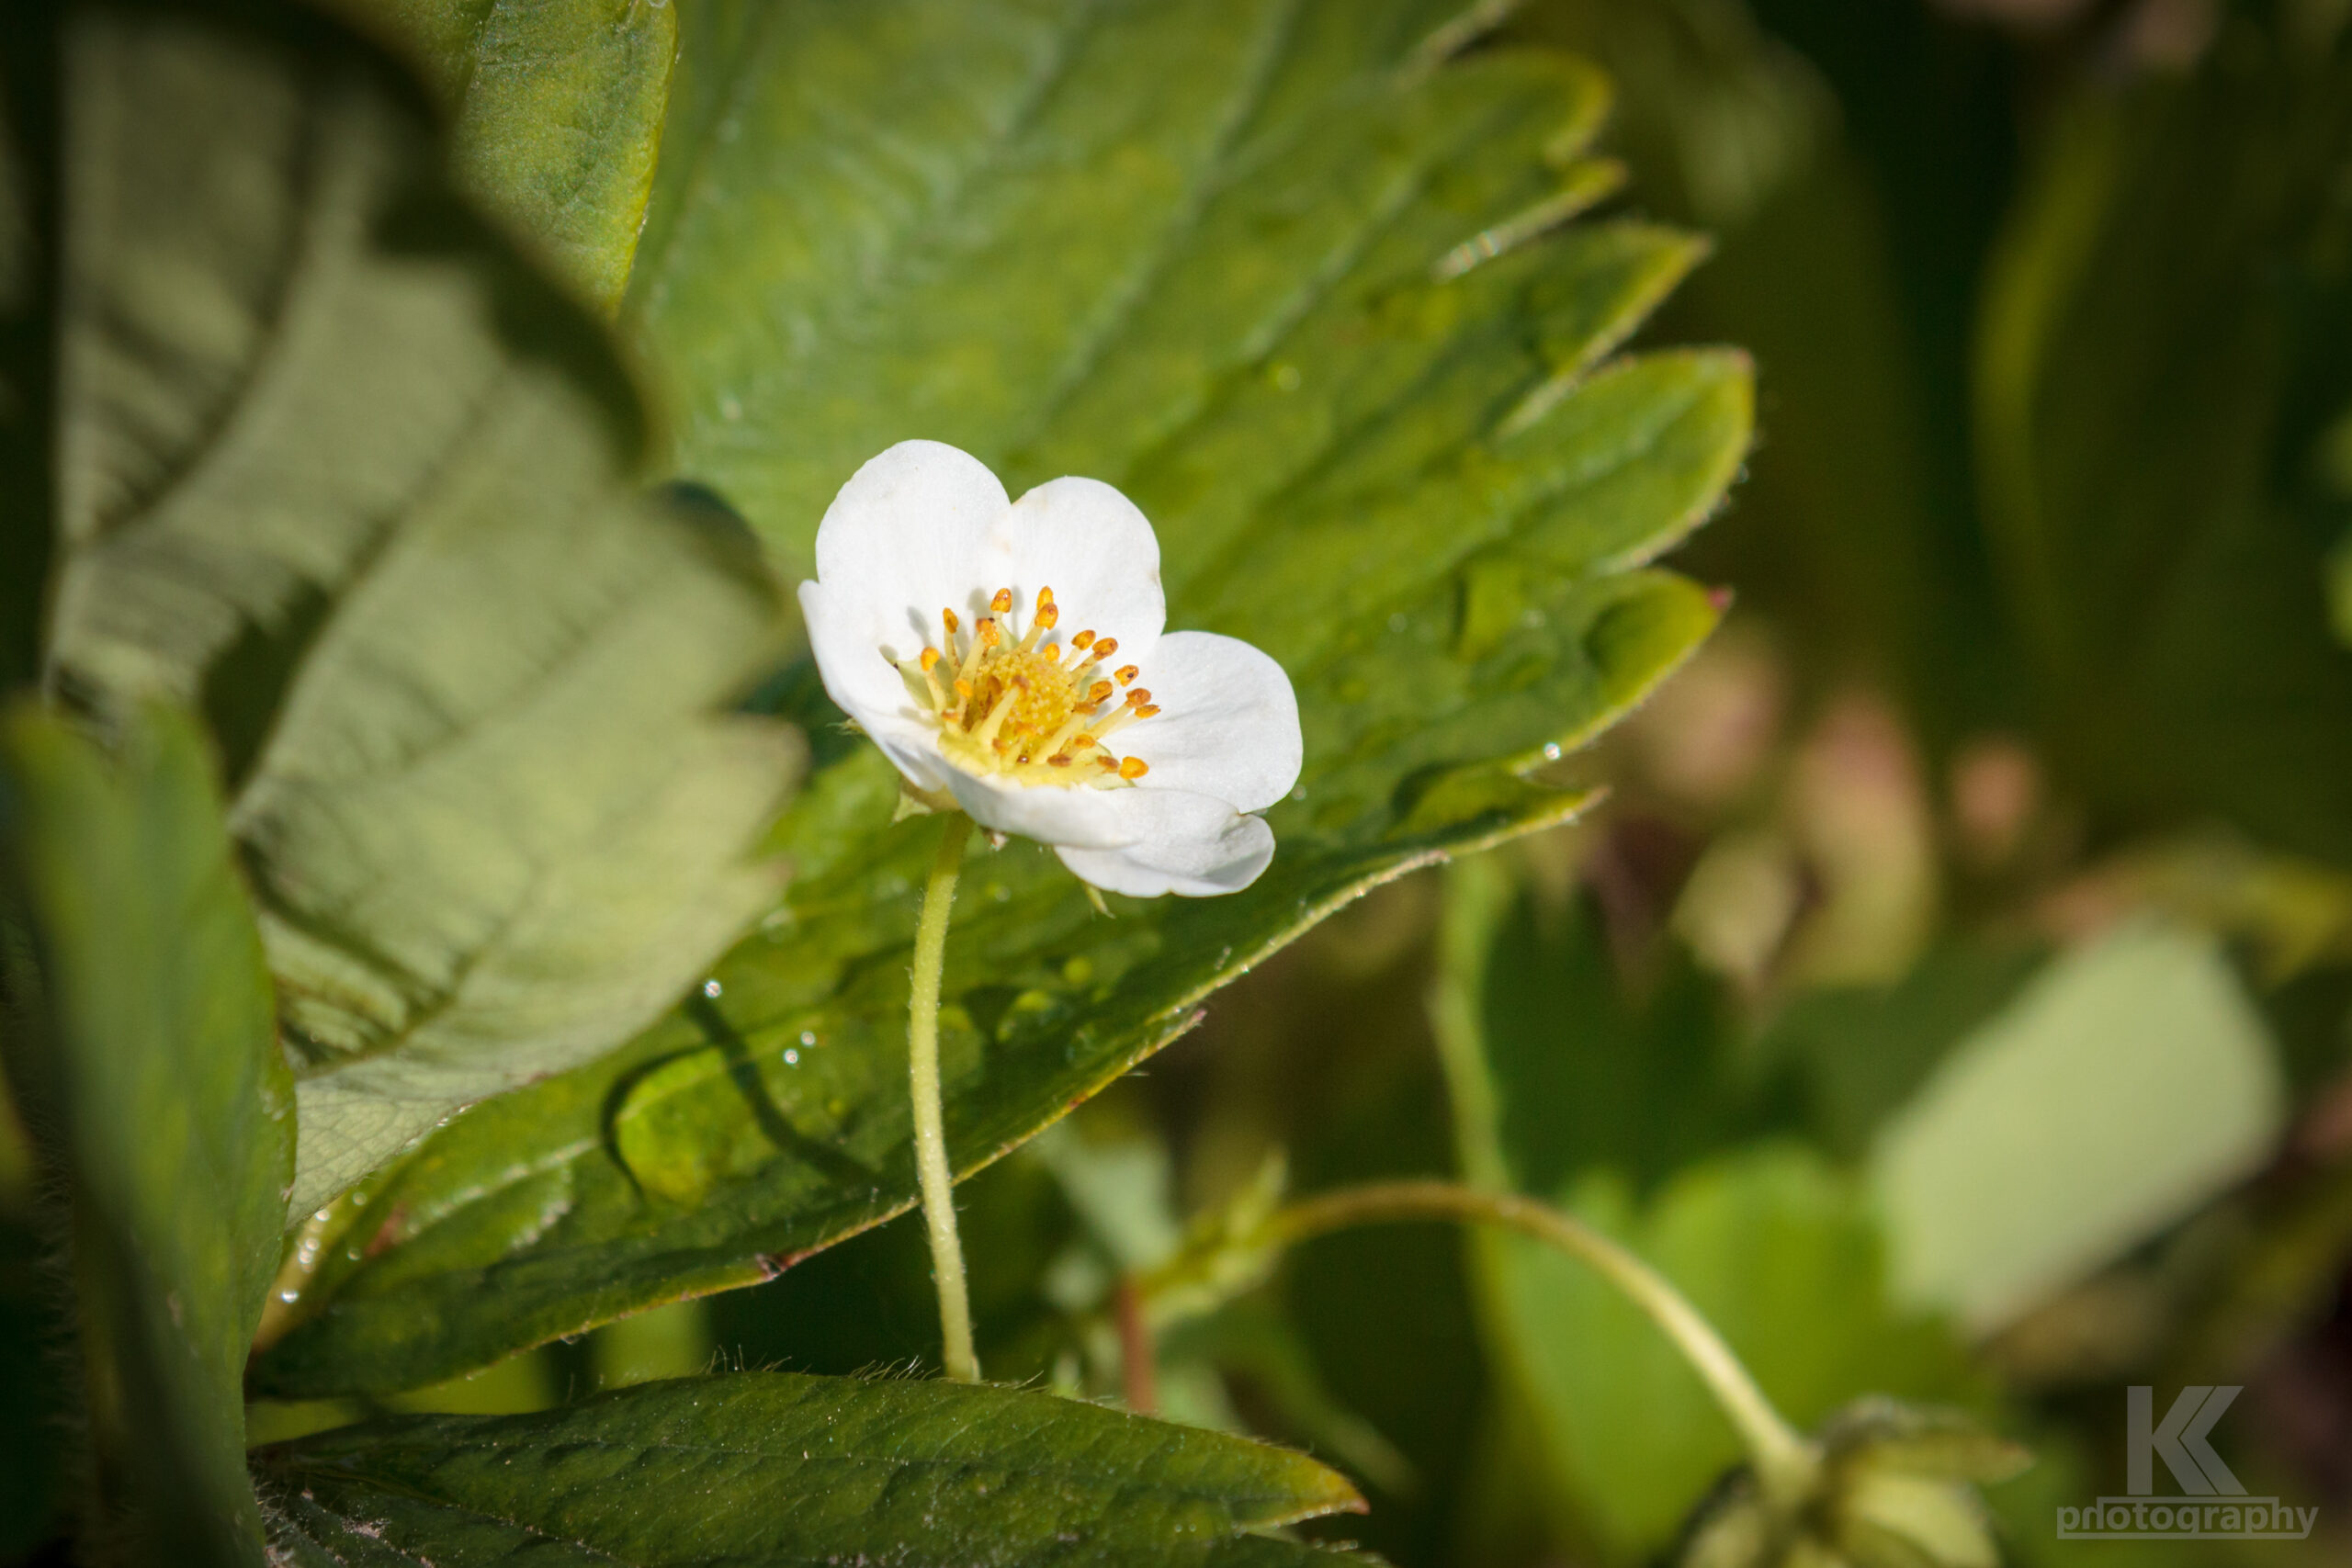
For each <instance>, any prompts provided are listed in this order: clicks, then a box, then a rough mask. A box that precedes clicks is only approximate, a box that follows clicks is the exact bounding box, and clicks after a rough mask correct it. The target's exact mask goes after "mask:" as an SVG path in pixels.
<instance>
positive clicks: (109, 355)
mask: <svg viewBox="0 0 2352 1568" xmlns="http://www.w3.org/2000/svg"><path fill="white" fill-rule="evenodd" d="M232 17H233V19H231V18H232ZM65 26H66V32H67V37H66V40H65V42H66V49H65V57H66V58H65V63H66V67H67V69H66V71H65V73H64V76H63V82H64V86H63V96H64V107H65V126H66V136H65V152H66V164H65V168H66V178H67V180H68V182H69V183H70V185H71V187H72V189H73V190H74V202H73V203H72V204H71V208H70V209H69V219H70V221H69V222H68V225H67V227H66V230H65V232H64V236H63V249H64V258H65V267H66V281H65V291H66V307H67V309H66V316H65V321H64V326H63V341H62V372H61V374H62V380H61V383H60V388H61V409H60V412H61V418H62V428H61V430H60V433H59V437H58V440H59V450H60V452H61V454H62V457H61V464H62V474H61V478H60V482H59V489H58V498H59V505H60V514H59V517H58V520H57V528H58V536H59V538H60V540H61V542H62V561H61V564H60V573H59V577H58V581H57V583H56V586H55V592H54V595H53V604H54V611H53V617H52V623H51V637H52V640H51V647H50V649H49V657H50V660H51V670H50V674H51V680H52V682H54V684H55V686H56V687H57V689H59V690H61V691H62V692H64V693H67V694H70V695H71V696H72V697H74V699H75V700H78V701H81V702H84V703H87V704H90V705H95V706H96V707H98V708H100V709H102V710H111V709H114V708H116V707H118V706H119V705H121V704H122V703H123V702H124V701H125V700H126V699H128V698H130V697H132V696H137V695H143V694H154V693H162V694H169V695H172V696H175V697H179V698H182V699H184V700H187V701H188V702H190V703H191V704H195V705H200V706H201V707H202V708H203V710H204V712H205V714H206V716H207V717H208V718H209V720H210V722H211V725H212V727H213V730H214V733H215V735H216V737H217V739H219V741H220V750H221V753H222V761H223V764H224V767H225V770H226V773H227V776H228V780H229V792H228V793H229V813H230V823H231V828H232V831H233V832H234V834H235V836H236V838H237V840H238V846H239V850H240V852H241V854H242V857H243V863H244V866H245V869H246V871H247V873H248V874H249V876H250V878H251V880H252V884H253V888H254V897H255V901H256V903H257V905H258V906H259V909H260V913H261V920H262V931H263V935H264V937H265V939H266V942H267V944H268V950H269V956H270V964H271V968H272V970H273V972H274V973H275V975H276V976H277V982H278V1000H279V1005H280V1009H281V1014H282V1018H283V1021H284V1023H285V1025H286V1035H287V1040H288V1045H289V1048H290V1049H291V1051H292V1052H293V1054H294V1055H295V1057H296V1061H297V1068H296V1076H297V1077H298V1078H299V1079H300V1089H299V1091H298V1092H299V1094H300V1101H301V1108H302V1114H301V1139H300V1145H301V1153H300V1176H299V1178H298V1180H297V1185H296V1190H295V1194H294V1203H295V1207H296V1209H297V1211H298V1212H299V1211H300V1210H302V1209H307V1208H310V1207H311V1206H312V1205H314V1204H315V1203H316V1202H317V1201H319V1200H320V1199H322V1198H323V1197H325V1196H328V1195H330V1194H331V1193H332V1192H333V1191H334V1190H336V1189H338V1188H340V1187H342V1186H344V1185H345V1184H347V1183H348V1182H350V1181H351V1180H353V1179H356V1178H357V1177H358V1176H360V1175H362V1174H364V1173H365V1172H366V1171H367V1170H368V1169H369V1168H371V1167H373V1166H375V1165H377V1164H379V1162H381V1161H382V1160H383V1159H385V1158H386V1157H387V1156H390V1155H391V1154H393V1153H394V1152H395V1151H397V1150H398V1149H400V1148H401V1146H402V1145H404V1144H406V1143H408V1142H409V1141H411V1140H413V1138H415V1137H416V1136H417V1135H418V1134H422V1133H424V1131H426V1130H427V1129H429V1128H430V1127H432V1126H433V1125H434V1124H435V1123H436V1122H439V1121H441V1120H443V1119H444V1118H446V1117H447V1115H448V1114H449V1113H450V1112H451V1111H454V1110H456V1109H457V1108H458V1107H459V1106H461V1105H463V1104H465V1103H467V1102H468V1101H469V1100H477V1099H480V1098H481V1097H482V1096H484V1095H489V1094H493V1093H496V1092H498V1091H499V1090H502V1089H508V1088H511V1087H513V1086H515V1085H516V1084H518V1083H523V1082H526V1081H529V1080H530V1079H533V1078H536V1077H544V1076H545V1075H547V1074H548V1073H550V1072H554V1071H558V1070H560V1069H562V1068H564V1067H568V1066H572V1065H574V1064H576V1063H577V1062H579V1061H581V1060H582V1059H583V1058H584V1057H587V1056H590V1055H594V1053H596V1052H598V1051H600V1050H603V1049H605V1048H606V1047H609V1046H610V1045H612V1044H613V1043H616V1041H619V1040H621V1039H625V1038H627V1037H628V1034H629V1033H630V1032H633V1031H635V1030H637V1029H639V1028H642V1027H643V1026H644V1025H645V1024H646V1023H647V1022H648V1021H650V1019H651V1018H653V1017H654V1016H656V1015H657V1014H658V1013H659V1012H660V1010H662V1008H663V1007H665V1006H667V1005H668V1004H669V1003H670V1002H671V1001H673V999H674V998H675V997H676V996H677V994H678V993H679V991H680V990H682V989H683V988H684V987H685V985H686V984H687V983H688V982H689V981H690V980H692V979H694V978H695V977H697V976H699V975H700V974H701V973H702V971H703V968H704V966H705V965H706V964H707V963H708V962H709V961H710V959H711V958H712V957H713V956H714V955H715V954H716V953H718V952H719V951H721V950H723V948H724V946H725V944H726V943H727V942H729V941H730V940H731V939H732V938H733V937H734V936H736V935H737V934H738V933H739V932H740V931H741V929H742V928H743V927H744V926H745V925H746V924H747V923H748V922H749V921H750V919H752V917H753V916H754V915H755V914H756V913H757V911H758V910H759V909H760V908H763V907H764V906H765V905H766V904H767V903H768V902H769V900H770V899H771V898H772V897H773V889H774V886H775V876H774V874H772V873H770V872H767V871H764V870H761V869H757V868H754V867H753V866H752V865H750V864H749V863H747V851H748V849H749V847H750V845H751V842H752V840H753V839H754V838H755V836H756V835H757V834H758V832H759V831H760V829H761V828H762V827H763V824H764V823H765V822H766V821H767V820H768V819H769V818H770V815H771V814H772V812H773V810H774V808H775V803H776V800H777V797H778V796H779V795H780V794H781V793H782V790H783V788H784V786H785V784H786V782H787V781H788V779H789V776H790V767H791V762H790V758H791V755H792V753H791V750H790V747H789V744H788V741H787V739H786V738H784V737H782V736H781V735H780V732H779V729H778V728H777V727H776V726H774V725H773V724H770V723H767V722H764V721H757V720H752V719H747V718H742V717H738V716H732V715H729V714H728V713H726V712H724V711H723V709H724V708H725V706H726V705H727V704H729V702H730V701H731V699H732V698H733V697H734V696H735V695H736V694H739V693H740V692H741V689H742V688H744V687H745V686H746V685H747V684H748V683H749V682H752V680H753V679H755V678H756V676H757V675H758V674H759V672H760V671H761V670H762V668H763V665H765V664H766V663H767V662H768V661H770V660H774V659H775V657H776V656H777V649H778V646H779V641H780V622H779V617H778V612H777V606H776V596H775V590H774V588H773V586H772V584H771V582H770V581H769V579H768V578H767V577H766V575H765V574H764V572H763V570H762V568H761V566H760V565H759V563H758V561H757V559H756V558H755V556H754V553H753V551H752V548H751V547H750V545H749V541H748V540H746V539H744V538H743V537H742V536H741V529H740V528H738V527H736V526H734V525H732V524H731V522H730V521H729V519H727V518H726V517H724V516H723V515H721V514H720V513H718V511H717V509H716V508H714V507H712V506H710V505H708V504H707V503H703V502H695V501H691V500H688V499H685V498H683V497H679V496H672V497H668V498H666V499H660V500H646V499H641V498H640V496H639V493H638V491H637V489H636V487H635V484H634V482H633V480H632V478H631V467H632V462H633V459H634V451H635V447H636V445H637V443H638V441H639V423H640V414H639V408H638V405H637V403H636V401H635V400H634V398H633V395H632V394H631V392H630V390H629V389H628V383H627V380H626V378H625V377H624V376H623V375H622V373H621V370H620V368H619V367H618V363H617V361H616V359H615V358H614V357H613V355H611V353H610V352H609V350H608V349H607V348H606V347H605V344H603V342H602V341H601V339H600V337H599V335H598V332H597V329H596V328H595V327H594V324H593V323H592V322H591V321H588V320H587V319H586V318H585V317H584V316H582V315H581V314H580V313H579V312H577V311H576V310H574V309H573V308H572V307H571V306H570V305H568V304H566V303H565V302H564V301H563V300H562V299H560V297H559V295H558V294H557V293H556V292H555V291H554V290H553V289H551V288H548V287H547V286H546V285H543V284H541V283H539V282H537V281H535V280H534V279H533V278H532V277H531V276H529V275H528V274H527V273H526V271H525V270H524V269H523V267H522V266H521V265H519V264H518V263H517V262H516V260H515V257H514V255H513V254H512V253H511V252H510V251H509V250H508V249H507V248H506V247H505V246H504V245H503V243H501V242H499V241H498V240H497V239H495V238H494V237H493V236H492V235H491V234H490V233H489V232H488V231H486V230H485V229H484V228H483V227H482V225H481V223H479V222H478V221H477V220H474V219H473V218H472V217H471V216H469V213H468V212H467V211H466V209H463V208H462V207H461V206H460V205H458V202H457V201H456V200H455V199H454V198H453V197H450V196H449V195H448V194H447V192H446V190H445V189H444V188H443V187H442V186H441V184H440V177H439V175H438V172H437V166H438V162H439V152H438V148H437V145H436V142H435V139H434V137H433V135H432V133H431V131H430V129H429V127H428V125H427V123H426V120H425V118H424V115H423V113H422V111H421V110H420V108H419V107H417V106H416V105H415V104H414V103H413V101H412V100H411V98H410V96H408V95H407V93H406V91H405V89H403V88H402V87H401V85H400V84H399V82H398V81H397V80H396V79H395V78H394V77H393V76H392V75H391V74H390V73H389V72H388V71H387V70H386V69H385V68H384V67H383V66H381V65H380V64H379V62H378V61H377V59H376V57H375V56H373V55H372V54H371V53H369V52H368V51H365V50H364V49H362V48H361V47H360V46H359V45H358V44H357V43H356V42H355V41H353V40H351V39H348V38H347V37H346V36H345V35H344V34H343V33H341V32H340V31H339V30H336V29H334V28H333V27H332V26H331V25H330V24H328V23H326V22H324V21H322V20H321V19H319V18H317V17H311V16H310V15H308V14H307V13H294V14H286V15H280V14H278V13H277V12H274V11H268V10H264V11H260V12H256V11H253V10H251V9H248V8H242V7H240V8H235V9H234V10H233V11H232V12H229V13H216V12H214V11H212V10H210V9H209V8H207V7H203V6H181V7H176V8H173V9H170V10H167V11H151V10H143V9H136V8H119V9H118V8H114V7H110V6H98V5H92V6H85V7H80V8H77V9H76V10H74V12H73V13H72V14H71V15H70V17H69V18H68V20H67V22H66V24H65Z"/></svg>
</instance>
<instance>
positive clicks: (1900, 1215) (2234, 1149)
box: [1871, 926, 2286, 1330]
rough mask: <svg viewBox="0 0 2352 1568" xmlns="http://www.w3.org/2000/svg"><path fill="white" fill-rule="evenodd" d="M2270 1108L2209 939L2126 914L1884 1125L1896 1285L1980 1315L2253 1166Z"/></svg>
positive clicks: (2281, 1090)
mask: <svg viewBox="0 0 2352 1568" xmlns="http://www.w3.org/2000/svg"><path fill="white" fill-rule="evenodd" d="M2285 1115H2286V1087H2285V1084H2284V1081H2283V1077H2282V1074H2281V1072H2280V1070H2279V1066H2278V1056H2277V1053H2276V1050H2275V1048H2274V1047H2273V1045H2272V1044H2271V1042H2270V1039H2269V1033H2268V1031H2267V1028H2266V1027H2265V1026H2264V1024H2263V1021H2262V1017H2261V1014H2260V1013H2259V1012H2257V1011H2256V1009H2255V1006H2254V1003H2253V1001H2252V999H2251V998H2248V997H2247V996H2246V994H2245V988H2244V987H2242V986H2241V985H2240V984H2239V982H2238V979H2237V977H2236V976H2235V975H2233V973H2232V972H2231V968H2230V964H2229V962H2228V960H2227V959H2226V958H2224V957H2223V955H2222V952H2221V950H2220V948H2219V946H2218V945H2217V944H2216V943H2215V942H2214V941H2213V940H2212V939H2211V937H2209V936H2206V935H2203V934H2201V933H2194V932H2190V931H2183V930H2176V929H2172V928H2169V927H2164V926H2129V927H2126V928H2124V929H2122V930H2120V931H2116V932H2114V933H2113V934H2111V935H2109V936H2108V937H2106V938H2104V939H2102V940H2100V941H2099V942H2096V943H2094V944H2092V945H2090V946H2088V947H2086V948H2084V949H2082V950H2081V951H2079V952H2076V953H2070V954H2068V955H2067V956H2065V957H2064V958H2063V959H2061V960H2059V961H2058V962H2056V963H2054V964H2052V965H2050V966H2049V967H2048V968H2046V969H2045V970H2043V971H2042V972H2041V974H2040V975H2038V976H2035V977H2034V979H2033V980H2032V981H2031V982H2030V983H2029V984H2028V985H2027V986H2026V987H2024V988H2023V989H2022V990H2020V991H2019V992H2018V995H2017V996H2016V998H2014V999H2013V1000H2012V1001H2011V1002H2010V1003H2009V1004H2008V1006H2007V1007H2006V1008H2005V1009H2003V1010H2001V1011H2000V1012H1999V1013H1998V1014H1996V1016H1995V1017H1993V1018H1992V1019H1990V1020H1989V1021H1986V1022H1985V1024H1984V1025H1983V1026H1982V1027H1981V1028H1979V1029H1977V1030H1976V1031H1975V1032H1973V1034H1971V1035H1970V1037H1969V1038H1968V1039H1966V1040H1964V1041H1962V1043H1960V1044H1959V1045H1958V1046H1956V1047H1954V1049H1953V1050H1952V1053H1951V1055H1950V1056H1949V1057H1947V1058H1946V1060H1945V1061H1944V1063H1943V1064H1942V1066H1940V1067H1939V1069H1938V1070H1937V1072H1936V1073H1935V1075H1934V1076H1933V1077H1930V1078H1929V1079H1928V1081H1927V1083H1926V1084H1925V1085H1924V1086H1922V1087H1921V1088H1920V1089H1919V1091H1918V1093H1917V1096H1916V1098H1915V1099H1913V1100H1912V1101H1911V1102H1910V1103H1909V1104H1908V1105H1906V1106H1905V1108H1904V1109H1903V1110H1902V1111H1900V1112H1899V1113H1898V1114H1897V1115H1896V1116H1895V1117H1894V1120H1893V1121H1892V1122H1889V1123H1888V1124H1887V1125H1886V1126H1885V1127H1884V1128H1883V1130H1882V1132H1881V1134H1880V1137H1879V1141H1878V1144H1877V1145H1876V1147H1875V1149H1874V1150H1873V1151H1872V1156H1871V1167H1872V1177H1873V1182H1874V1185H1875V1186H1876V1187H1877V1189H1878V1191H1879V1194H1880V1197H1881V1199H1882V1201H1883V1205H1884V1211H1885V1213H1886V1217H1887V1224H1888V1239H1889V1242H1890V1245H1891V1247H1892V1250H1893V1262H1894V1280H1895V1282H1896V1284H1897V1286H1898V1287H1899V1288H1900V1289H1901V1290H1902V1292H1904V1293H1905V1295H1907V1296H1908V1297H1910V1298H1912V1299H1914V1300H1917V1301H1920V1302H1923V1303H1929V1304H1932V1305H1934V1306H1936V1307H1938V1308H1939V1309H1941V1310H1945V1311H1949V1312H1951V1313H1953V1314H1956V1315H1958V1316H1960V1317H1962V1318H1963V1319H1964V1320H1965V1321H1966V1322H1967V1323H1968V1324H1969V1325H1971V1326H1973V1327H1974V1328H1977V1329H1980V1330H1990V1329H1993V1328H1996V1327H1998V1326H2000V1325H2002V1324H2004V1323H2006V1322H2007V1321H2008V1320H2010V1319H2011V1318H2013V1317H2015V1316H2016V1315H2017V1314H2018V1313H2019V1312H2021V1311H2023V1310H2025V1309H2026V1308H2028V1307H2030V1306H2032V1305H2033V1304H2035V1303H2037V1302H2039V1301H2041V1300H2042V1299H2044V1298H2045V1297H2047V1296H2048V1295H2049V1294H2050V1293H2052V1292H2053V1291H2056V1290H2058V1289H2060V1288H2062V1287H2064V1286H2065V1285H2068V1284H2071V1283H2074V1282H2075V1281H2076V1280H2081V1279H2083V1278H2084V1277H2086V1275H2088V1274H2090V1273H2091V1272H2092V1271H2094V1270H2096V1269H2099V1268H2101V1267H2104V1266H2105V1265H2107V1264H2109V1263H2111V1262H2114V1261H2116V1260H2117V1259H2118V1258H2121V1257H2122V1256H2123V1255H2124V1254H2125V1253H2127V1252H2128V1251H2130V1250H2131V1248H2132V1247H2135V1246H2137V1245H2138V1244H2139V1243H2141V1242H2143V1241H2144V1240H2146V1239H2148V1238H2149V1237H2150V1236H2152V1235H2154V1234H2156V1233H2157V1232H2158V1231H2160V1230H2161V1229H2163V1228H2164V1227H2165V1225H2167V1224H2172V1223H2174V1222H2175V1221H2177V1220H2179V1219H2181V1218H2183V1217H2184V1216H2186V1215H2187V1214H2188V1213H2192V1212H2193V1211H2195V1210H2196V1209H2197V1208H2199V1206H2201V1205H2202V1204H2204V1203H2206V1202H2208V1201H2211V1199H2212V1198H2214V1197H2215V1196H2217V1195H2218V1194H2219V1193H2221V1192H2222V1191H2224V1190H2227V1189H2228V1188H2229V1187H2230V1186H2232V1185H2233V1184H2234V1183H2235V1182H2237V1181H2238V1180H2240V1179H2243V1178H2245V1177H2246V1176H2248V1175H2251V1174H2252V1173H2253V1171H2254V1170H2255V1169H2256V1168H2258V1167H2259V1166H2260V1165H2261V1164H2262V1163H2263V1162H2264V1161H2265V1160H2267V1158H2268V1157H2269V1156H2270V1153H2271V1151H2272V1149H2273V1147H2274V1145H2276V1142H2277V1139H2278V1132H2279V1129H2280V1127H2281V1125H2282V1123H2283V1122H2284V1119H2285Z"/></svg>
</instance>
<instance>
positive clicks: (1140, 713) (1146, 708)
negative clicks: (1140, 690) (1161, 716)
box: [1136, 703, 1159, 718]
mask: <svg viewBox="0 0 2352 1568" xmlns="http://www.w3.org/2000/svg"><path fill="white" fill-rule="evenodd" d="M1158 712H1159V704H1157V703H1146V704H1144V705H1143V706H1141V707H1139V708H1137V709H1136V717H1137V718H1149V717H1150V716H1152V715H1153V714H1156V713H1158Z"/></svg>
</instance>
